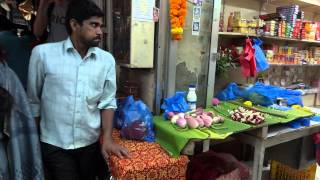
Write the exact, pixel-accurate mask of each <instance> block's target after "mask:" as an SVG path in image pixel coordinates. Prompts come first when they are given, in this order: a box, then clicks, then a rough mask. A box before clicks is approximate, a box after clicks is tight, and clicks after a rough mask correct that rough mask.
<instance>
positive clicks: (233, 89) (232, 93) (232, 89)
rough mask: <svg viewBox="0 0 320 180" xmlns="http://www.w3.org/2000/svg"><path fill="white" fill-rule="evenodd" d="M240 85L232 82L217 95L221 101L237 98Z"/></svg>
mask: <svg viewBox="0 0 320 180" xmlns="http://www.w3.org/2000/svg"><path fill="white" fill-rule="evenodd" d="M237 91H238V86H237V84H236V83H230V84H228V86H227V87H226V88H225V89H224V90H222V91H221V92H219V93H218V95H216V98H218V99H219V100H220V101H230V100H235V99H237Z"/></svg>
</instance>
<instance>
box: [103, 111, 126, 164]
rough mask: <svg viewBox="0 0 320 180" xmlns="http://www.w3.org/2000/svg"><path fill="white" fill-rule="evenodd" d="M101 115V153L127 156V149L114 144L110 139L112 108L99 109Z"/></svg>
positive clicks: (105, 155) (121, 156)
mask: <svg viewBox="0 0 320 180" xmlns="http://www.w3.org/2000/svg"><path fill="white" fill-rule="evenodd" d="M101 116H102V132H103V134H102V137H103V143H102V150H101V151H102V152H101V153H102V155H103V156H104V157H105V158H108V157H109V156H110V155H111V154H115V155H116V156H118V157H119V158H124V157H125V158H128V157H129V152H128V150H127V149H125V148H123V147H121V146H119V145H118V144H115V143H114V142H113V140H112V121H113V110H108V109H104V110H101Z"/></svg>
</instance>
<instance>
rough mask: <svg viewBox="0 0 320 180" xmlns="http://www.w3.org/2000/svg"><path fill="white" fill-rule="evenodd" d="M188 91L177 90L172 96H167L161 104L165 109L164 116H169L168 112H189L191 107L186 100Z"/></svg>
mask: <svg viewBox="0 0 320 180" xmlns="http://www.w3.org/2000/svg"><path fill="white" fill-rule="evenodd" d="M185 97H186V92H176V94H175V95H174V96H172V97H169V98H166V99H165V100H164V102H163V104H162V105H161V109H163V110H164V111H165V112H164V117H165V119H168V118H167V114H168V113H169V112H187V111H189V109H190V107H189V105H188V103H187V101H186V100H185Z"/></svg>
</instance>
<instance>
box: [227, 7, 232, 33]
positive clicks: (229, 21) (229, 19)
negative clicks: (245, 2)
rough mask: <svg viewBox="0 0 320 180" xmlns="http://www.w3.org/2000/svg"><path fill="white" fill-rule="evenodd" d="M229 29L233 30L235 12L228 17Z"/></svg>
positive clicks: (229, 30)
mask: <svg viewBox="0 0 320 180" xmlns="http://www.w3.org/2000/svg"><path fill="white" fill-rule="evenodd" d="M227 31H228V32H232V31H233V12H231V13H230V16H229V18H228V26H227Z"/></svg>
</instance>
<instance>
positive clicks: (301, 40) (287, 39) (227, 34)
mask: <svg viewBox="0 0 320 180" xmlns="http://www.w3.org/2000/svg"><path fill="white" fill-rule="evenodd" d="M319 8H320V7H319ZM219 36H221V37H246V36H248V37H260V38H263V39H272V40H279V41H295V42H304V43H313V44H320V41H316V40H305V39H293V38H284V37H277V36H262V35H257V34H245V33H238V32H219Z"/></svg>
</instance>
